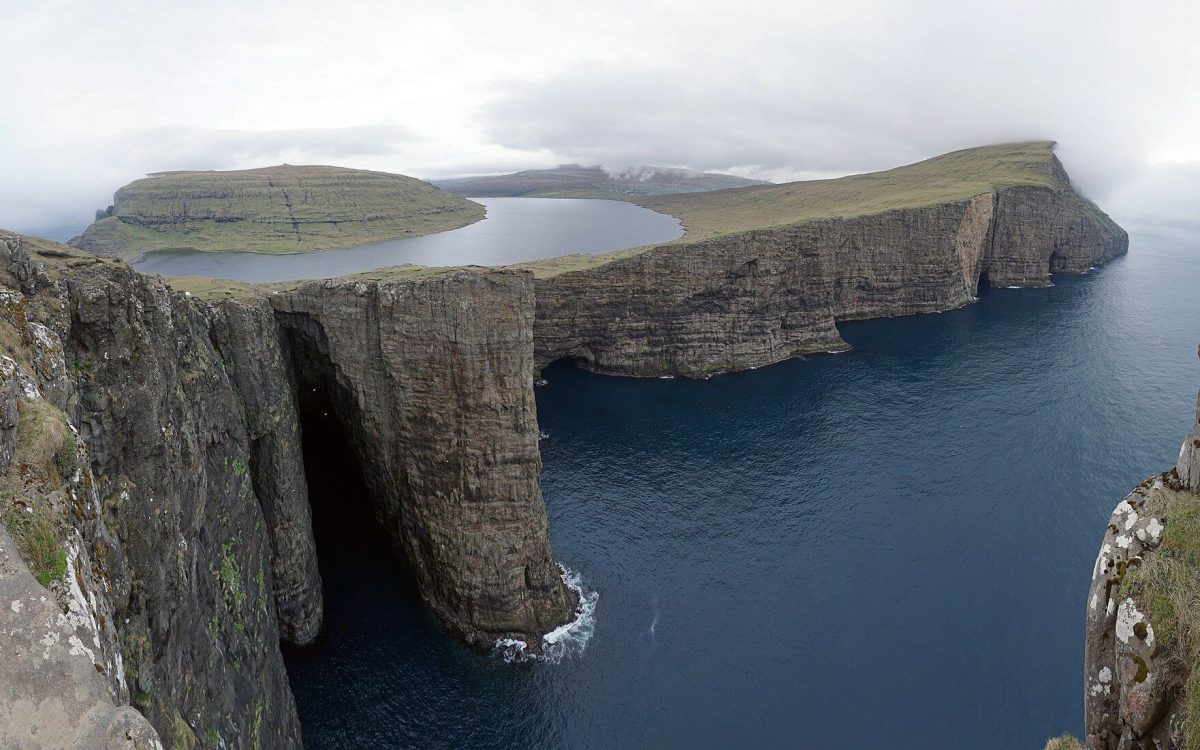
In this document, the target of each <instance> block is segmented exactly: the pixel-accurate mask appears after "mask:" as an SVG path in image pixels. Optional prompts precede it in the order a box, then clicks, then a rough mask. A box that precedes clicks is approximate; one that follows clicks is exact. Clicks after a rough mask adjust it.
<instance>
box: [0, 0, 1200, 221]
mask: <svg viewBox="0 0 1200 750" xmlns="http://www.w3.org/2000/svg"><path fill="white" fill-rule="evenodd" d="M0 32H2V36H0V226H3V227H5V228H9V229H16V230H21V231H27V232H32V233H48V234H52V235H55V236H61V235H63V234H64V233H68V234H69V233H70V232H71V231H72V230H78V229H81V228H82V227H83V226H84V225H86V224H87V223H88V222H89V221H90V219H91V213H92V211H93V210H94V209H95V208H96V207H100V206H103V205H107V204H108V203H109V202H110V201H111V194H112V192H113V190H115V189H116V188H118V187H120V186H121V185H123V184H125V183H127V182H129V181H131V180H134V179H137V178H138V177H141V176H142V175H144V174H145V173H147V172H153V171H161V170H169V169H232V168H244V167H253V166H262V165H266V164H278V163H280V162H289V163H293V164H296V163H327V164H339V165H345V166H354V167H365V168H372V169H382V170H387V171H394V172H401V173H405V174H411V175H415V176H418V177H422V178H426V179H430V178H437V177H448V176H458V175H464V174H477V173H487V172H503V171H512V170H516V169H522V168H531V167H546V166H553V165H555V164H559V163H564V162H582V163H588V164H602V165H604V166H607V167H610V168H619V167H626V166H633V165H640V164H656V165H664V166H687V167H692V168H696V169H707V170H722V171H730V172H735V173H737V174H742V175H747V176H757V177H763V178H766V179H773V180H776V181H779V180H785V179H797V178H803V177H810V176H827V175H840V174H846V173H850V172H859V171H868V170H873V169H882V168H887V167H890V166H895V165H897V164H901V163H905V162H910V161H915V160H917V159H921V158H924V157H927V156H932V155H935V154H938V153H941V152H944V151H948V150H952V149H955V148H962V147H965V146H971V145H977V144H982V143H994V142H1000V141H1011V140H1021V139H1030V138H1049V139H1054V140H1057V141H1058V142H1059V152H1060V156H1061V158H1062V159H1063V160H1064V162H1066V165H1067V167H1068V169H1069V170H1070V171H1071V173H1072V175H1073V176H1074V177H1075V179H1076V182H1077V183H1078V184H1079V185H1080V186H1081V188H1082V189H1083V190H1084V192H1086V193H1087V194H1089V195H1090V196H1091V197H1093V198H1094V199H1096V200H1097V201H1099V202H1100V203H1101V205H1102V206H1103V207H1105V208H1107V209H1109V210H1110V212H1111V213H1113V214H1114V215H1116V216H1117V217H1118V218H1123V219H1129V218H1133V217H1140V216H1147V215H1149V216H1155V215H1157V216H1159V217H1167V218H1192V219H1195V218H1197V217H1196V216H1191V217H1189V213H1190V212H1196V213H1198V214H1200V44H1198V42H1197V36H1198V35H1200V4H1197V3H1194V2H1184V1H1180V2H1154V1H1153V0H1151V1H1149V2H1147V1H1142V2H1133V1H1132V0H1131V1H1130V2H1123V3H1116V2H1104V1H1103V0H1088V1H1087V2H1082V1H1081V2H1074V1H1070V2H1053V0H1043V2H1037V3H1034V2H1013V1H1010V2H1004V3H981V2H962V1H961V0H956V1H955V2H932V1H930V2H924V1H912V2H899V1H896V0H835V1H830V0H826V1H825V2H819V3H817V2H799V1H797V0H790V1H788V2H754V1H753V0H739V1H738V2H724V3H705V2H700V1H698V0H686V1H684V2H674V1H672V2H655V1H654V0H637V1H636V2H624V0H605V1H604V2H600V3H581V2H566V1H564V0H552V1H550V0H547V1H542V0H537V1H531V2H516V1H509V2H495V1H494V0H493V1H492V2H479V3H474V2H454V1H453V0H440V1H439V2H433V1H426V2H420V3H418V2H407V1H400V2H382V1H381V2H366V1H359V2H354V1H349V0H341V1H340V2H336V3H333V2H328V0H322V2H306V1H305V0H288V2H253V0H236V1H231V2H225V1H224V0H207V2H204V3H199V2H195V3H191V2H189V3H164V2H162V1H161V0H155V1H154V2H143V1H141V0H134V1H130V2H121V1H119V0H118V1H109V2H99V3H98V2H94V1H89V2H56V1H55V0H38V2H30V1H29V0H0Z"/></svg>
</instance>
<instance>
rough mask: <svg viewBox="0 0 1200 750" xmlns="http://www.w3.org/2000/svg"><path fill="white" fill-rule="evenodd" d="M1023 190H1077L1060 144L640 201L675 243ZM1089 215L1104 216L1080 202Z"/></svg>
mask: <svg viewBox="0 0 1200 750" xmlns="http://www.w3.org/2000/svg"><path fill="white" fill-rule="evenodd" d="M1017 185H1032V186H1041V187H1047V188H1052V189H1062V190H1070V182H1069V180H1068V178H1067V175H1066V172H1065V171H1064V170H1063V168H1062V165H1061V164H1060V163H1059V162H1058V159H1057V158H1056V157H1055V156H1054V142H1053V141H1031V142H1028V143H1006V144H999V145H994V146H980V147H978V148H969V149H964V150H962V151H954V152H952V153H948V154H944V155H942V156H936V157H934V158H932V159H926V160H925V161H920V162H917V163H915V164H909V165H906V166H903V167H896V168H895V169H889V170H886V171H883V172H870V173H867V174H856V175H849V176H847V177H838V178H836V179H829V180H805V181H800V182H789V183H784V184H781V185H760V186H751V187H743V188H736V189H731V190H718V191H714V192H707V193H689V194H679V195H659V196H650V197H644V198H634V199H633V202H634V203H637V204H638V205H640V206H643V207H645V208H649V209H651V210H654V211H658V212H660V213H665V214H670V215H671V216H674V217H675V218H677V219H679V220H680V221H681V222H683V225H684V229H685V233H684V235H683V236H682V237H680V238H679V239H677V240H675V242H674V243H672V244H681V243H690V242H700V241H703V240H707V239H712V238H716V237H722V236H725V235H730V234H736V233H739V232H748V231H753V230H757V229H770V228H774V227H781V226H789V225H795V224H802V223H805V222H809V221H818V220H822V219H839V218H840V219H846V218H853V217H857V216H868V215H873V214H880V213H884V212H887V211H893V210H897V209H911V208H922V207H925V206H934V205H938V204H942V203H949V202H953V201H960V200H966V199H969V198H971V197H973V196H976V195H980V194H982V193H989V192H993V191H995V190H1000V189H1002V188H1006V187H1012V186H1017ZM1081 202H1082V204H1083V207H1084V209H1085V210H1087V211H1089V212H1091V211H1094V212H1097V213H1098V212H1099V209H1096V208H1095V207H1094V206H1092V205H1091V204H1090V203H1087V202H1086V201H1081ZM647 249H648V248H647V247H642V248H632V249H629V250H618V251H615V252H611V253H600V254H596V255H571V256H564V257H560V258H548V259H545V260H537V261H531V262H529V263H522V264H520V267H522V268H528V269H530V270H532V271H533V272H534V274H535V275H537V276H539V277H547V276H556V275H558V274H560V273H566V272H569V271H580V270H586V269H589V268H595V267H597V266H601V265H604V264H606V263H609V262H611V261H614V260H619V259H621V258H626V257H629V256H631V255H634V254H637V253H640V252H643V251H645V250H647Z"/></svg>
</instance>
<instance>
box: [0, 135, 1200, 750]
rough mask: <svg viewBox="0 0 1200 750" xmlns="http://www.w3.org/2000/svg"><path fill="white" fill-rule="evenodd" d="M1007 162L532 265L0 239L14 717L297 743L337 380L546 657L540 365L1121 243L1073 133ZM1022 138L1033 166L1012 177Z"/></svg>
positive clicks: (748, 363) (721, 348) (49, 740)
mask: <svg viewBox="0 0 1200 750" xmlns="http://www.w3.org/2000/svg"><path fill="white" fill-rule="evenodd" d="M1031 152H1032V156H1031V155H1030V153H1031ZM989 154H991V155H989V156H988V157H987V159H985V160H984V161H983V162H979V161H977V160H972V161H970V165H971V166H970V169H968V170H967V172H968V174H969V175H974V177H973V178H972V179H971V180H966V181H964V180H962V179H957V178H956V180H955V181H953V184H952V189H945V188H944V186H942V187H939V188H938V190H937V191H935V192H936V194H935V196H934V198H932V199H931V198H928V197H925V198H922V199H920V200H917V201H915V202H914V201H909V203H913V205H903V203H904V202H903V201H901V205H893V204H886V205H884V206H883V207H882V208H881V210H877V211H867V212H865V213H862V212H860V213H856V214H853V215H845V216H833V217H830V216H821V217H817V218H803V219H801V220H797V221H790V222H786V223H783V224H779V225H768V226H761V227H754V228H750V229H740V228H737V226H738V225H737V224H736V222H734V223H733V224H732V225H731V226H733V227H734V229H733V230H731V231H724V232H715V234H714V235H713V236H711V237H707V238H702V239H697V238H695V237H692V236H690V237H689V238H685V241H683V242H681V243H677V244H672V245H664V246H660V247H655V248H646V249H639V250H638V251H634V252H623V253H619V254H617V256H618V257H611V258H595V259H588V260H586V261H583V262H576V261H571V260H567V261H563V262H561V263H558V264H554V263H551V264H549V266H547V265H541V266H537V267H532V268H508V269H495V268H479V267H472V268H467V269H418V268H402V269H394V270H389V271H383V272H377V273H373V274H369V275H364V276H359V277H345V278H341V279H335V280H327V281H318V282H309V283H294V284H285V285H276V286H272V287H251V286H247V285H220V284H214V285H207V286H205V287H204V289H205V292H204V293H200V292H199V291H197V293H195V294H193V293H192V292H188V291H182V290H181V289H182V288H183V286H184V285H183V284H182V283H180V282H168V281H167V280H164V279H161V278H158V277H149V276H144V275H141V274H138V273H136V272H134V271H133V270H131V269H130V268H129V267H128V266H127V265H125V264H124V263H123V262H120V261H117V260H113V259H110V258H102V257H97V256H94V255H91V254H88V253H85V252H81V251H78V250H75V249H72V248H68V247H64V246H60V245H55V244H54V243H48V242H44V241H40V240H34V239H30V238H23V237H20V236H17V235H5V236H3V237H2V238H0V272H2V273H3V274H4V275H3V278H2V279H0V281H2V282H3V290H2V292H0V293H2V294H3V298H2V302H3V304H0V344H2V346H3V354H4V358H3V359H2V360H0V470H2V471H3V473H4V475H5V492H4V496H3V498H2V500H3V504H4V507H3V510H4V513H5V515H4V525H5V527H6V528H7V534H8V535H7V536H5V535H0V593H2V594H3V596H2V597H0V617H2V618H3V620H0V625H2V626H3V627H4V628H5V629H6V630H7V631H10V632H12V633H14V634H19V636H14V638H15V640H14V643H17V644H19V646H18V647H17V648H14V649H8V650H5V651H4V652H0V667H2V669H3V673H4V674H12V675H16V676H17V677H16V679H14V680H10V681H9V684H8V685H7V686H6V688H5V690H6V691H7V692H6V693H2V694H0V720H2V721H0V727H4V728H5V729H4V730H3V731H4V732H8V733H10V734H11V736H13V737H14V738H15V741H16V742H17V743H18V744H22V743H23V745H22V746H30V747H38V746H42V747H55V746H59V745H60V744H62V743H61V742H60V740H56V739H53V738H55V737H72V736H94V737H100V736H111V737H112V738H113V739H112V741H111V742H110V743H109V744H107V745H106V744H104V742H100V743H99V746H102V747H105V746H112V747H121V746H127V745H128V744H129V743H134V744H135V745H137V746H143V747H151V746H154V744H155V743H156V742H158V741H160V740H161V741H162V742H163V743H164V744H166V745H168V746H172V747H223V746H246V747H253V746H262V747H294V746H297V745H299V744H300V742H301V737H300V728H299V722H298V720H297V717H296V711H295V706H294V701H293V699H292V695H291V692H290V690H289V687H288V682H287V676H286V674H285V671H284V666H283V661H282V658H281V656H280V651H279V645H278V644H279V642H280V640H286V641H289V642H292V643H297V644H305V643H309V642H311V641H312V639H313V638H314V637H316V636H317V634H318V632H319V630H320V624H321V618H322V598H321V582H320V576H319V573H318V568H317V564H316V550H315V545H314V543H313V534H312V528H311V521H310V511H309V507H308V497H307V487H306V484H305V482H304V468H305V467H304V463H303V458H302V451H301V445H302V440H303V424H302V422H301V418H300V408H299V403H300V399H301V397H302V396H303V395H304V394H306V393H311V392H319V393H321V394H323V395H324V397H325V398H326V399H327V401H328V403H329V404H331V405H332V407H333V410H334V412H335V413H336V417H337V418H338V420H339V422H340V423H341V424H342V425H343V427H344V429H345V432H346V434H347V436H348V438H349V442H350V444H351V446H352V449H353V452H354V454H355V456H356V458H357V460H358V464H359V467H360V469H361V471H362V473H363V476H364V479H365V483H366V485H367V487H368V489H369V491H370V495H371V498H370V501H371V505H372V510H373V513H374V515H375V517H376V518H377V519H378V521H379V522H380V524H381V525H382V526H383V527H384V529H385V530H386V531H387V533H388V535H389V538H390V540H391V543H392V546H393V548H394V552H395V553H396V554H397V555H398V556H399V558H400V559H401V560H402V561H403V562H404V563H405V565H406V568H407V569H408V570H409V571H410V572H411V575H412V577H413V579H414V581H415V582H416V584H417V586H418V588H419V591H420V593H421V596H422V597H423V599H424V600H425V601H426V602H427V603H428V605H429V607H430V608H431V609H432V611H433V612H435V613H436V614H437V615H438V616H439V618H440V619H441V621H442V622H443V623H444V624H445V625H446V627H447V629H448V630H449V631H450V632H451V633H453V634H454V635H456V636H458V637H460V638H461V639H463V640H464V641H465V642H467V643H469V644H471V645H472V646H474V647H476V648H478V649H481V650H488V649H489V648H491V646H492V645H493V644H494V643H496V642H497V641H501V640H503V641H522V642H524V643H525V644H527V646H526V647H527V648H528V649H529V650H531V651H534V652H536V651H537V650H538V649H539V645H540V643H541V639H542V636H543V635H544V634H546V633H548V632H550V631H552V630H554V629H555V628H557V627H559V626H561V625H563V624H565V623H567V622H569V621H570V620H571V619H572V618H573V617H574V616H575V613H576V607H577V601H576V599H575V595H574V594H573V592H572V591H571V590H570V588H569V587H567V586H566V585H565V584H564V581H563V579H562V575H561V571H560V569H559V568H558V566H557V565H556V564H555V562H554V559H553V556H552V552H551V549H550V544H549V541H548V535H547V521H546V515H545V509H544V506H543V501H542V496H541V490H540V486H539V470H540V456H539V450H538V434H539V432H538V425H537V420H536V413H535V411H534V396H533V382H534V379H535V377H536V376H537V372H538V370H539V369H540V367H542V366H544V365H545V364H547V363H549V362H551V361H554V360H557V359H561V358H564V357H566V358H571V359H574V360H576V361H578V362H580V363H582V364H583V365H584V366H586V367H589V368H591V369H595V370H598V371H601V372H607V373H613V374H621V375H640V376H650V375H663V374H669V375H675V374H679V375H688V376H702V375H706V374H710V373H712V372H715V371H718V370H735V369H745V368H750V367H757V366H760V365H764V364H768V363H771V362H776V361H779V360H782V359H785V358H787V357H791V356H794V355H796V354H799V353H803V352H810V351H820V350H826V349H833V348H841V347H844V343H843V342H842V340H841V337H840V336H839V335H838V332H837V327H836V324H837V322H838V321H839V320H848V319H854V318H866V317H879V316H885V315H900V314H910V313H920V312H932V311H936V310H945V309H951V308H954V307H958V306H961V305H963V304H967V303H969V302H970V301H971V300H972V299H973V298H974V296H975V293H976V291H977V289H978V285H979V284H980V283H982V282H983V281H984V280H986V281H987V282H988V283H991V284H995V285H1004V286H1012V285H1043V284H1046V283H1049V274H1050V273H1052V272H1078V271H1084V270H1086V269H1087V268H1089V267H1091V266H1092V265H1095V264H1098V263H1102V262H1104V261H1105V260H1108V259H1109V258H1111V257H1113V256H1114V255H1116V254H1118V253H1121V252H1124V250H1125V248H1126V244H1127V237H1126V235H1125V233H1124V231H1123V230H1121V229H1120V228H1119V227H1117V226H1116V225H1115V224H1114V223H1113V222H1112V221H1111V220H1109V219H1108V217H1106V216H1104V215H1103V214H1102V213H1101V212H1099V210H1098V209H1095V207H1094V206H1091V205H1090V204H1088V203H1087V202H1086V201H1084V200H1083V199H1082V198H1080V197H1079V196H1078V195H1076V193H1075V192H1074V191H1073V189H1072V188H1071V186H1070V183H1069V181H1068V180H1067V178H1066V175H1065V172H1063V171H1062V169H1061V165H1059V164H1058V162H1057V160H1056V159H1054V157H1053V155H1052V154H1051V152H1050V148H1049V146H1048V145H1046V146H1044V148H1042V147H1039V148H1034V149H1017V150H1015V151H1014V150H1013V149H1009V150H1007V151H1004V150H1001V151H998V152H989ZM1014 154H1015V156H1014ZM1014 158H1019V159H1022V160H1029V159H1032V161H1031V162H1029V163H1028V164H1026V162H1025V161H1022V162H1020V163H1021V164H1022V165H1024V166H1023V167H1022V168H1023V169H1025V170H1026V172H1028V174H1026V172H1022V173H1021V176H1020V179H1016V180H1014V179H1013V178H1012V177H1011V174H1010V172H1009V171H1006V170H1009V169H1010V168H1011V164H1012V163H1013V159H1014ZM988 159H990V161H988ZM955 163H958V162H955ZM981 163H983V164H984V165H985V167H986V165H987V164H991V165H992V166H991V167H986V168H984V167H980V166H979V165H980V164H981ZM1029 164H1032V167H1030V166H1029ZM975 169H984V171H983V173H982V174H976V173H975V172H974V171H971V170H975ZM987 169H992V170H994V171H995V172H996V174H995V175H993V176H994V177H995V179H992V176H989V175H990V173H989V172H987ZM1029 175H1033V177H1030V176H1029ZM887 184H891V183H887ZM771 189H774V187H772V188H771ZM746 190H750V191H755V190H758V188H748V189H746ZM733 193H734V194H736V196H742V191H733ZM714 195H716V196H717V197H716V198H713V197H712V196H714ZM749 195H751V198H753V194H749ZM706 196H707V197H706V198H705V200H708V201H711V200H726V199H728V196H726V197H722V196H720V195H719V194H706ZM736 196H735V200H737V201H741V200H742V199H743V198H742V197H736ZM706 205H708V204H706ZM687 210H689V211H690V210H691V209H687ZM705 210H708V209H705ZM683 215H684V217H685V221H686V220H687V216H688V215H689V214H688V213H687V212H686V211H685V212H684V214H683ZM712 215H713V214H711V212H710V214H709V216H710V217H711V216H712ZM696 216H697V217H698V218H697V219H695V220H694V221H693V223H692V224H691V225H689V229H690V230H691V229H693V228H697V227H700V226H702V225H703V222H704V221H705V220H706V219H705V215H704V214H703V212H701V213H698V214H696ZM573 263H574V264H575V265H572V264H573ZM1188 471H1191V469H1188ZM60 611H61V612H63V613H64V614H63V616H62V618H59V617H58V615H57V614H56V613H57V612H60ZM48 669H54V670H56V671H55V672H54V673H53V674H54V675H55V677H54V679H48V678H47V675H48V674H49V673H48V672H47V670H48ZM129 706H132V707H133V708H135V709H136V711H131V710H129V708H128V707H129ZM143 717H144V718H143ZM93 724H94V725H95V726H100V727H103V728H104V729H103V732H107V733H108V734H107V735H102V734H97V730H93V729H92V728H91V727H92V726H93ZM64 742H65V741H64ZM122 743H125V744H122ZM67 744H70V743H69V742H67Z"/></svg>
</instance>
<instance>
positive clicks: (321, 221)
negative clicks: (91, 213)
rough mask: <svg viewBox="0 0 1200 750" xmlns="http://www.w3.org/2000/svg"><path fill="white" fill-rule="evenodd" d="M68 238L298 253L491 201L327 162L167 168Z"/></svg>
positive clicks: (126, 190)
mask: <svg viewBox="0 0 1200 750" xmlns="http://www.w3.org/2000/svg"><path fill="white" fill-rule="evenodd" d="M100 213H103V214H105V215H103V216H99V217H98V218H97V221H96V222H95V223H94V224H92V225H91V226H89V227H88V228H87V229H86V230H85V231H84V233H83V234H82V235H80V236H79V237H76V238H75V239H73V240H71V242H70V244H71V245H74V246H75V247H78V248H80V249H83V250H88V251H90V252H94V253H98V254H100V255H112V256H116V257H120V258H125V259H126V260H136V259H137V258H139V257H141V256H142V255H144V254H145V253H147V252H150V251H152V250H164V249H175V248H194V249H196V250H206V251H213V252H224V251H237V252H260V253H297V252H307V251H311V250H328V249H331V248H339V247H354V246H356V245H362V244H365V243H368V242H378V241H381V240H388V239H395V238H397V237H408V236H415V235H420V234H429V233H431V232H441V231H445V230H447V229H456V228H458V227H461V226H465V225H467V224H470V223H472V222H475V221H479V220H480V219H482V218H483V215H484V209H483V206H481V205H479V204H478V203H474V202H472V201H468V200H465V199H463V198H460V197H458V196H457V195H453V194H451V193H448V192H446V191H444V190H439V189H438V188H435V187H433V186H432V185H429V184H428V183H425V182H421V181H420V180H417V179H414V178H412V177H406V176H404V175H398V174H389V173H386V172H370V171H367V170H362V169H346V168H344V167H325V166H292V165H289V164H283V165H280V166H277V167H263V168H260V169H244V170H238V171H230V172H218V171H209V172H161V173H158V174H154V175H151V176H149V177H147V178H146V179H142V180H138V181H136V182H132V183H130V184H128V185H126V186H125V187H123V188H121V189H120V190H118V191H117V192H116V194H115V195H114V196H113V205H112V206H111V207H109V209H108V210H107V211H104V212H98V214H100Z"/></svg>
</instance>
